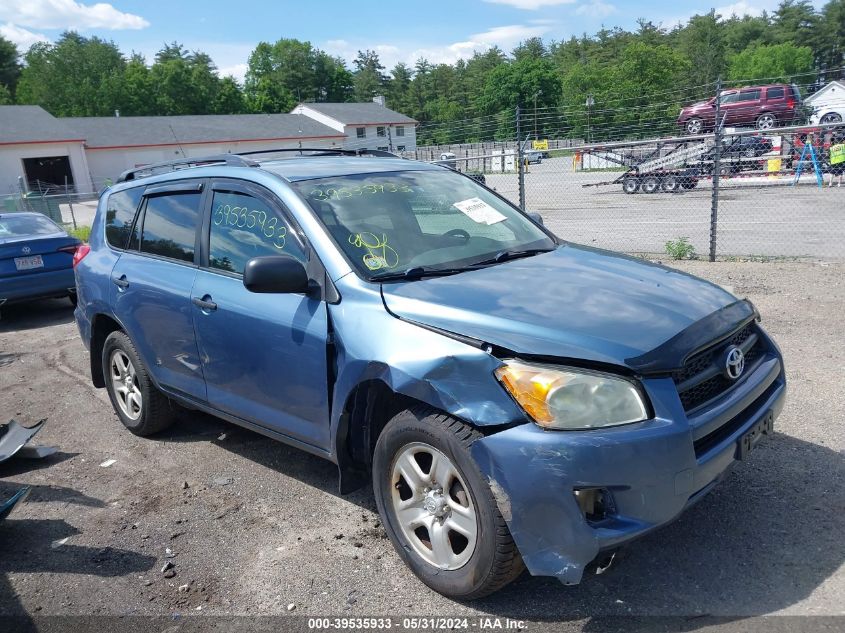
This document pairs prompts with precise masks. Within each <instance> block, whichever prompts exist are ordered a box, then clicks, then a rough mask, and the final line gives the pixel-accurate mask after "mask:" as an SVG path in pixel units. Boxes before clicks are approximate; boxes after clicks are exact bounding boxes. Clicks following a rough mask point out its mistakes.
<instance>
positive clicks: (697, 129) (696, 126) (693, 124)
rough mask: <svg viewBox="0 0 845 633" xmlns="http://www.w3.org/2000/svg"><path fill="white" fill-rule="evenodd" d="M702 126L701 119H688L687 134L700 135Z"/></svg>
mask: <svg viewBox="0 0 845 633" xmlns="http://www.w3.org/2000/svg"><path fill="white" fill-rule="evenodd" d="M703 128H704V124H703V123H702V121H701V119H690V120H689V121H687V132H689V133H690V134H701V132H702V130H703Z"/></svg>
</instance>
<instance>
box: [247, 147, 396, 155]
mask: <svg viewBox="0 0 845 633" xmlns="http://www.w3.org/2000/svg"><path fill="white" fill-rule="evenodd" d="M279 152H299V153H300V154H302V152H316V154H309V156H376V157H379V158H400V157H399V156H397V155H396V154H393V153H392V152H387V151H385V150H383V149H342V148H340V147H280V148H277V149H256V150H251V151H249V152H238V153H237V155H238V156H254V155H256V154H276V153H279ZM302 155H303V156H305V154H302Z"/></svg>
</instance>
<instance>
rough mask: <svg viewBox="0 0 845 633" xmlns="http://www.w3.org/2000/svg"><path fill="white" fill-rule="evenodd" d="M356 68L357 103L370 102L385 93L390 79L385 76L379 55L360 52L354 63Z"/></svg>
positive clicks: (354, 74) (373, 52) (355, 93)
mask: <svg viewBox="0 0 845 633" xmlns="http://www.w3.org/2000/svg"><path fill="white" fill-rule="evenodd" d="M352 64H353V65H354V66H355V72H354V73H353V76H354V85H355V89H354V95H355V100H356V101H370V100H371V99H372V98H373V97H375V96H376V95H380V94H383V93H384V91H385V90H384V89H385V87H386V85H387V82H388V78H387V77H386V76H385V74H384V66H382V64H381V60H380V59H379V56H378V53H376V52H375V51H371V50H366V51H358V57H356V58H355V61H353V62H352Z"/></svg>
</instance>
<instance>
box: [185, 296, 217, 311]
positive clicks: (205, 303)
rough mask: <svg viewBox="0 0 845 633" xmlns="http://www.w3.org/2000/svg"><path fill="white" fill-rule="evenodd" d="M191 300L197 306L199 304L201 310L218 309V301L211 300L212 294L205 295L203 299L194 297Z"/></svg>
mask: <svg viewBox="0 0 845 633" xmlns="http://www.w3.org/2000/svg"><path fill="white" fill-rule="evenodd" d="M191 302H192V303H193V304H194V305H195V306H197V307H198V308H200V309H201V310H208V311H211V310H216V309H217V304H216V303H214V302H213V301H212V300H211V295H205V296H203V298H202V299H200V298H199V297H194V298H193V299H191Z"/></svg>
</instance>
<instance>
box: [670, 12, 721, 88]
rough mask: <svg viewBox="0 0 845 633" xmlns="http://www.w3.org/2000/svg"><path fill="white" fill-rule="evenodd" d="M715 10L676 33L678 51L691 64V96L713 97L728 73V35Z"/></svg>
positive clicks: (688, 81) (689, 77)
mask: <svg viewBox="0 0 845 633" xmlns="http://www.w3.org/2000/svg"><path fill="white" fill-rule="evenodd" d="M720 17H721V16H719V15H718V14H717V13H716V11H715V10H711V11H710V12H709V13H707V14H705V15H695V16H693V17H692V18H690V21H689V22H688V23H687V25H686V26H684V27H682V28H680V29H679V30H677V31H676V32H675V33H674V39H675V40H676V42H677V50H678V51H679V52H680V53H681V54H683V55H685V56H686V57H687V59H689V61H690V62H691V65H690V71H689V75H688V76H687V78H686V82H685V83H686V84H687V85H688V86H689V87H690V90H689V92H690V93H691V94H690V95H689V96H690V97H705V96H713V94H714V93H715V90H716V88H715V84H716V80H717V79H718V78H719V77H722V76H723V75H724V74H725V70H726V69H727V54H726V50H725V49H726V47H725V33H724V29H723V26H722V24H721V23H720V21H719V18H720Z"/></svg>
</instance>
